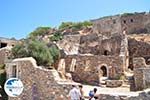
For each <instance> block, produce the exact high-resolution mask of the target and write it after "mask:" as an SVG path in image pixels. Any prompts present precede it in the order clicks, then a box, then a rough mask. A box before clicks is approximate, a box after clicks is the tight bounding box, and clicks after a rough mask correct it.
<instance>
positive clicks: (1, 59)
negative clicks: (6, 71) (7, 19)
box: [0, 37, 18, 64]
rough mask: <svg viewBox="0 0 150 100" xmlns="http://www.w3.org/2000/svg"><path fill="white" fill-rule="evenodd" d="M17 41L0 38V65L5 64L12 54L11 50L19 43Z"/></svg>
mask: <svg viewBox="0 0 150 100" xmlns="http://www.w3.org/2000/svg"><path fill="white" fill-rule="evenodd" d="M17 42H18V41H17V40H12V39H7V38H2V37H0V64H5V60H6V59H7V58H8V56H10V54H11V48H12V47H13V46H14V45H15V44H16V43H17Z"/></svg>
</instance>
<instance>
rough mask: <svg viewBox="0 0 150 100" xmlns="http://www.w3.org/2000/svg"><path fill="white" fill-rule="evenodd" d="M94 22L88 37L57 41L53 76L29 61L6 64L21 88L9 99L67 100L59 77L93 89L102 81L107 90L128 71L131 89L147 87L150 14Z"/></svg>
mask: <svg viewBox="0 0 150 100" xmlns="http://www.w3.org/2000/svg"><path fill="white" fill-rule="evenodd" d="M92 22H93V28H92V31H90V32H91V33H90V34H74V35H72V34H69V33H68V34H67V35H64V38H63V39H62V40H60V41H58V42H57V43H56V45H57V46H58V47H59V49H60V50H61V51H62V56H61V59H59V61H58V62H57V64H56V66H55V69H57V71H58V73H59V74H58V73H57V75H56V73H55V72H53V71H54V70H48V69H43V68H41V67H39V66H37V65H36V61H35V60H34V59H33V58H21V59H15V60H13V61H11V62H8V63H6V70H7V76H8V77H18V78H20V79H21V80H22V81H23V84H24V92H23V94H21V95H20V96H19V97H18V98H19V99H17V98H13V99H12V98H10V100H32V99H34V98H35V99H34V100H48V99H50V100H67V97H66V95H67V93H68V90H67V89H68V88H67V87H68V86H66V85H60V84H58V82H57V80H56V79H57V78H56V77H57V76H58V75H59V76H60V77H61V78H63V79H65V78H66V79H67V77H69V78H70V79H72V80H73V81H75V82H80V83H84V84H92V85H101V84H103V79H104V80H105V83H104V84H106V85H107V86H109V87H117V86H121V85H122V82H120V80H121V77H122V76H125V77H126V73H129V72H130V70H132V73H133V76H132V77H133V86H134V87H135V89H134V90H142V89H145V88H148V87H150V81H149V80H150V77H149V76H150V66H149V65H148V64H150V41H149V40H150V14H147V13H134V14H123V15H116V16H110V17H104V18H100V19H96V20H92ZM143 33H144V34H143ZM147 38H148V39H147ZM139 57H140V58H139ZM34 89H36V90H37V91H34ZM54 90H55V91H54ZM39 91H40V92H39ZM62 91H65V92H62ZM37 97H40V98H37Z"/></svg>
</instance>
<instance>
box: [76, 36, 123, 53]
mask: <svg viewBox="0 0 150 100" xmlns="http://www.w3.org/2000/svg"><path fill="white" fill-rule="evenodd" d="M121 41H122V37H121V36H120V35H118V36H114V37H111V38H109V39H103V37H102V36H99V35H98V34H89V35H86V36H81V40H80V48H79V53H80V54H89V53H90V54H94V55H119V53H120V48H121Z"/></svg>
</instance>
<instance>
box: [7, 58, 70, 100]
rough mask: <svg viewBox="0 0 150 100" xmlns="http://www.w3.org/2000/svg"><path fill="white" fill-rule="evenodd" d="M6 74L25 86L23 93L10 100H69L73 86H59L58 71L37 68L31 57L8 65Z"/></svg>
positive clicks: (16, 60)
mask: <svg viewBox="0 0 150 100" xmlns="http://www.w3.org/2000/svg"><path fill="white" fill-rule="evenodd" d="M6 72H7V78H11V77H17V78H19V79H21V81H22V82H23V85H24V90H23V93H22V94H21V95H20V96H19V97H17V98H11V97H9V100H67V95H68V93H69V90H70V88H71V85H69V84H67V85H65V84H58V82H57V81H58V80H57V79H58V78H56V77H57V75H56V73H57V71H56V70H48V69H44V68H42V67H40V66H37V65H36V61H35V60H34V59H33V58H31V57H30V58H21V59H15V60H13V61H11V62H9V63H6Z"/></svg>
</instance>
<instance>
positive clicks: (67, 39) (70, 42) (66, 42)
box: [56, 35, 80, 55]
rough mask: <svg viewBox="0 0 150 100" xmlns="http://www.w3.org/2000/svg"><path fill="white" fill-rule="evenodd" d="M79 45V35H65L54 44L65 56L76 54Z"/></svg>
mask: <svg viewBox="0 0 150 100" xmlns="http://www.w3.org/2000/svg"><path fill="white" fill-rule="evenodd" d="M79 43H80V35H66V36H64V38H63V40H60V41H58V42H57V43H56V44H57V46H58V47H59V49H63V50H64V52H65V53H66V54H67V55H71V54H78V49H79Z"/></svg>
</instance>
